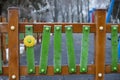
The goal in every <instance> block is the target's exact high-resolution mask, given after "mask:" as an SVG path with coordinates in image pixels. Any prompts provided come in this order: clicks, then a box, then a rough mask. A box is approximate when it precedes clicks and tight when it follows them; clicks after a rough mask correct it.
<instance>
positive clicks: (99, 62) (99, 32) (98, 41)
mask: <svg viewBox="0 0 120 80" xmlns="http://www.w3.org/2000/svg"><path fill="white" fill-rule="evenodd" d="M95 15H96V16H95V21H96V33H95V49H96V50H95V80H104V73H105V54H106V10H104V9H97V10H96V12H95Z"/></svg>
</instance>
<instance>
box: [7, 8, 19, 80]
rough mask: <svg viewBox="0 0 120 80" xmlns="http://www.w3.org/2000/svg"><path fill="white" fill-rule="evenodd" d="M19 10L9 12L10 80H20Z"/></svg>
mask: <svg viewBox="0 0 120 80" xmlns="http://www.w3.org/2000/svg"><path fill="white" fill-rule="evenodd" d="M18 19H19V16H18V8H9V12H8V38H9V41H8V48H9V80H19V41H18V37H19V34H18V22H19V20H18Z"/></svg>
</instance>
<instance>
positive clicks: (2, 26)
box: [0, 22, 120, 33]
mask: <svg viewBox="0 0 120 80" xmlns="http://www.w3.org/2000/svg"><path fill="white" fill-rule="evenodd" d="M25 25H34V32H42V29H40V27H42V28H43V25H49V26H52V32H53V27H54V25H62V26H65V25H73V26H74V29H73V31H74V32H75V33H79V32H82V26H83V25H89V26H90V27H91V30H90V32H92V33H95V32H96V31H95V30H96V28H95V26H96V24H95V23H36V24H35V23H28V22H27V23H25V22H20V23H19V27H20V32H25ZM111 25H118V26H119V27H118V32H120V24H106V32H107V33H110V32H111V29H110V27H111ZM35 26H37V27H35ZM7 27H8V23H7V22H2V23H1V22H0V32H7ZM37 28H38V29H37ZM62 31H63V32H65V29H62Z"/></svg>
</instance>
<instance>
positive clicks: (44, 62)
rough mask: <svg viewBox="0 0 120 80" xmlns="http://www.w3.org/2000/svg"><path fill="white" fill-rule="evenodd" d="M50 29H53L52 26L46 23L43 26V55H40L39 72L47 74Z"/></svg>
mask: <svg viewBox="0 0 120 80" xmlns="http://www.w3.org/2000/svg"><path fill="white" fill-rule="evenodd" d="M50 31H51V27H50V26H47V25H45V26H44V28H43V35H42V36H43V37H42V45H41V56H40V65H39V66H40V67H39V73H41V74H46V71H47V63H48V52H49V44H50Z"/></svg>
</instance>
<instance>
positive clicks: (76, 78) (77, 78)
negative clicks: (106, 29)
mask: <svg viewBox="0 0 120 80" xmlns="http://www.w3.org/2000/svg"><path fill="white" fill-rule="evenodd" d="M107 36H108V35H107ZM62 41H63V42H62V65H65V64H67V51H66V39H65V34H63V35H62ZM106 41H107V44H106V64H110V63H111V41H109V40H107V39H106ZM80 45H81V34H74V47H75V55H76V64H79V63H80V51H81V49H80V48H81V46H80ZM89 45H90V47H89V58H88V64H94V35H93V34H90V44H89ZM40 47H41V45H40V44H38V45H36V46H35V48H34V49H35V64H36V65H39V58H40V57H39V56H40ZM20 64H21V65H26V55H25V53H24V54H22V55H21V57H20ZM48 65H53V36H51V42H50V50H49V58H48ZM0 80H8V77H1V78H0ZM21 80H94V75H68V76H60V75H56V76H37V77H35V76H33V77H31V76H22V77H21ZM105 80H120V74H105Z"/></svg>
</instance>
